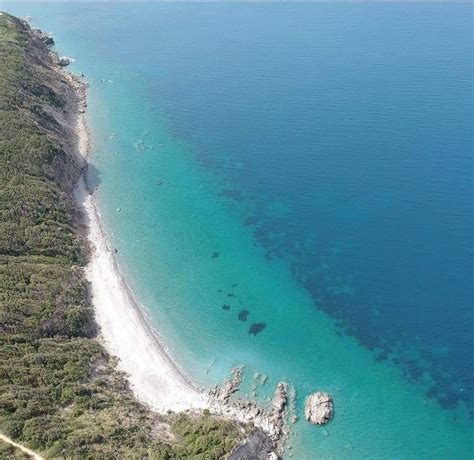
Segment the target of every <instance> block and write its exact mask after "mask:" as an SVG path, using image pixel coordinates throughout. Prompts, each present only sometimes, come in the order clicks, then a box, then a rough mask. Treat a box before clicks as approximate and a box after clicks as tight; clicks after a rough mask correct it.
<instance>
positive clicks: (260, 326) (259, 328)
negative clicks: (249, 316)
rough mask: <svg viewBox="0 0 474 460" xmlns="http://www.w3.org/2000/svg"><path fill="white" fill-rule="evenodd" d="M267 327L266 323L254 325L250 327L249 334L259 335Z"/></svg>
mask: <svg viewBox="0 0 474 460" xmlns="http://www.w3.org/2000/svg"><path fill="white" fill-rule="evenodd" d="M266 327H267V325H266V323H253V324H252V325H251V326H250V329H249V334H253V335H257V334H259V333H260V332H262V331H263V330H264V329H265V328H266Z"/></svg>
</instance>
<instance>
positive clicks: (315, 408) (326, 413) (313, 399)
mask: <svg viewBox="0 0 474 460" xmlns="http://www.w3.org/2000/svg"><path fill="white" fill-rule="evenodd" d="M332 414H333V404H332V399H331V396H329V395H328V394H327V393H323V392H321V391H318V392H316V393H313V394H312V395H310V396H309V397H308V399H307V400H306V405H305V409H304V416H305V418H306V420H308V421H309V422H311V423H313V424H314V425H324V424H326V423H327V422H329V420H331V417H332Z"/></svg>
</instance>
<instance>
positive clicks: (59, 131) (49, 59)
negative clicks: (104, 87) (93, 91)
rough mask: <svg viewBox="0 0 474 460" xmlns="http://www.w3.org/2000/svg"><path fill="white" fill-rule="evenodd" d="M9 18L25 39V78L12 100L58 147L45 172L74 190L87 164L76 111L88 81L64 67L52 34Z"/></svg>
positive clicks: (55, 146)
mask: <svg viewBox="0 0 474 460" xmlns="http://www.w3.org/2000/svg"><path fill="white" fill-rule="evenodd" d="M6 20H7V21H8V22H9V23H10V24H11V26H12V27H14V28H15V29H16V30H17V31H18V32H19V33H20V34H21V36H22V39H23V59H24V65H23V66H22V72H21V73H22V74H23V75H20V78H21V79H22V81H21V84H20V85H19V88H18V93H17V95H16V98H15V100H14V101H12V102H14V104H15V105H16V107H17V108H18V109H19V110H21V111H22V113H23V115H24V116H25V117H27V118H29V119H30V120H32V121H33V122H34V123H35V125H36V126H37V127H38V128H39V129H40V130H41V131H42V132H43V133H44V134H45V135H47V136H48V138H49V140H50V141H51V143H52V144H53V146H54V148H55V151H54V153H53V154H54V160H53V161H52V162H51V163H50V164H47V163H46V164H44V169H45V173H46V174H47V175H48V177H50V178H52V179H54V180H55V181H57V182H58V183H59V184H60V186H61V188H62V189H64V190H65V191H71V190H72V188H73V187H74V185H75V184H76V182H77V180H78V179H79V177H80V175H81V174H82V171H83V168H84V167H85V166H86V162H85V160H84V159H83V158H82V157H81V156H80V155H78V154H77V142H78V137H77V134H76V129H75V125H76V115H77V113H78V111H80V110H81V106H82V105H83V104H84V101H85V91H86V84H85V83H83V82H81V81H80V80H79V79H77V78H75V77H73V76H72V75H68V74H66V73H65V72H64V71H63V70H62V66H61V65H60V59H59V57H58V55H57V54H56V53H55V52H54V51H52V50H51V47H52V46H53V44H54V41H53V40H52V38H50V37H48V36H47V35H45V34H44V33H43V32H41V31H40V30H38V29H32V28H31V27H30V26H29V24H28V23H27V22H26V21H25V20H22V19H19V18H15V17H12V16H8V17H7V19H6ZM22 77H23V78H22Z"/></svg>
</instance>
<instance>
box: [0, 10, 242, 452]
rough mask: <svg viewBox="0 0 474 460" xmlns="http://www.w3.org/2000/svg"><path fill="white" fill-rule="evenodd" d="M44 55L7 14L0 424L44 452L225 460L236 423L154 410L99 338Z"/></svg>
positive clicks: (2, 47)
mask: <svg viewBox="0 0 474 460" xmlns="http://www.w3.org/2000/svg"><path fill="white" fill-rule="evenodd" d="M36 51H37V50H36ZM36 51H35V46H34V45H33V44H32V38H31V33H30V31H29V30H28V28H26V27H25V26H24V25H23V24H22V23H20V22H19V21H17V20H16V19H14V18H13V17H11V16H9V15H7V14H5V13H4V14H3V15H1V16H0V324H1V326H0V347H1V355H0V431H2V432H3V433H5V434H6V435H8V436H10V437H11V438H13V439H15V440H17V441H18V442H21V443H23V444H24V445H26V446H28V447H30V448H32V449H35V450H37V451H39V452H41V453H42V454H44V455H45V456H47V457H58V456H68V457H70V456H80V457H81V458H83V457H101V458H104V457H128V458H129V457H132V456H133V457H135V458H136V457H142V458H143V457H153V458H186V457H193V458H219V457H221V456H222V455H224V454H225V453H226V452H229V451H230V450H231V449H232V448H233V446H234V445H235V443H236V442H237V441H239V440H240V439H241V438H242V436H243V434H242V430H241V428H240V427H238V426H236V425H235V424H232V423H230V422H224V421H221V420H217V419H214V418H212V417H211V416H209V414H203V415H202V416H200V417H197V418H196V417H194V418H193V419H191V418H190V417H189V416H186V415H180V416H170V417H167V418H166V419H165V418H163V417H159V416H157V415H156V414H153V413H151V412H150V411H148V410H147V409H146V408H145V407H143V406H142V405H140V404H139V403H138V402H137V401H136V400H135V399H134V398H133V396H132V395H131V393H130V391H129V389H128V387H127V383H126V379H125V378H124V376H123V375H122V374H120V373H119V372H118V371H117V370H116V369H115V366H114V360H113V358H111V357H110V356H109V355H108V354H107V353H106V351H105V350H104V348H103V347H102V346H101V345H100V344H99V342H97V341H96V340H95V339H94V337H95V335H96V326H95V323H94V319H93V311H92V308H91V305H90V303H89V300H88V295H87V289H88V287H87V284H86V282H85V280H84V276H83V270H82V265H83V263H84V258H85V257H84V254H85V250H84V243H83V241H82V240H81V238H80V237H79V236H78V234H77V232H76V229H75V224H74V216H77V211H76V209H75V206H74V203H73V201H72V200H71V198H70V195H69V192H68V190H67V187H66V185H65V184H66V181H64V177H65V175H68V176H69V177H70V178H72V179H74V178H77V176H78V175H79V174H80V171H79V170H78V168H77V167H75V166H73V165H71V164H69V163H70V161H69V159H68V158H67V154H66V153H65V151H64V149H63V148H62V142H61V139H60V135H58V131H56V132H55V131H54V130H53V129H49V128H45V126H46V125H45V123H43V122H44V121H45V119H47V121H48V123H47V126H48V127H51V126H52V127H54V126H55V123H56V121H55V119H54V117H51V113H54V111H55V110H56V111H59V110H67V109H68V104H67V100H66V98H65V97H64V96H63V95H62V94H59V93H58V92H57V90H56V88H57V86H56V85H53V84H52V82H51V81H49V78H50V77H51V74H50V71H48V69H47V67H48V66H44V62H43V63H42V62H38V60H37V56H36V57H35V56H33V57H32V56H30V54H31V55H34V54H35V53H36ZM36 54H37V53H36ZM43 61H44V59H43ZM32 63H34V64H32ZM45 108H46V109H49V108H52V109H53V111H52V112H51V111H48V110H47V111H46V112H47V113H48V114H49V115H48V114H47V113H46V112H45V110H44V109H45ZM59 131H60V130H59ZM65 169H67V174H66V173H65ZM163 427H165V429H164V431H165V432H166V431H169V432H170V433H172V434H171V435H168V441H167V442H165V441H164V437H163V435H162V434H160V433H163ZM168 427H169V428H168ZM173 438H174V440H173ZM4 451H5V450H4V449H3V452H4ZM2 456H3V453H2Z"/></svg>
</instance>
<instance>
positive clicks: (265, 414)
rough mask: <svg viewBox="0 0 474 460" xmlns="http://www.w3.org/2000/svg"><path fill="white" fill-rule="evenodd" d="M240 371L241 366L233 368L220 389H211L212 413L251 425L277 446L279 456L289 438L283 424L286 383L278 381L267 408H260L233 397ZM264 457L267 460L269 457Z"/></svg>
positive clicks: (284, 421)
mask: <svg viewBox="0 0 474 460" xmlns="http://www.w3.org/2000/svg"><path fill="white" fill-rule="evenodd" d="M242 371H243V368H242V367H238V368H234V369H232V378H231V379H226V380H225V381H224V385H223V386H215V387H214V388H212V389H211V391H210V392H209V395H208V396H209V406H210V409H211V412H214V413H216V414H219V415H222V416H224V417H229V418H231V419H234V420H239V421H241V422H252V423H253V424H254V426H256V427H257V428H260V429H261V430H263V431H264V432H265V433H266V434H267V435H268V437H269V438H270V439H271V441H272V442H273V444H274V446H276V450H277V452H279V453H281V451H282V444H283V441H284V440H285V439H286V438H287V437H288V435H289V430H288V427H287V423H286V418H287V407H288V385H287V384H286V383H285V382H279V383H278V385H277V386H276V389H275V395H274V397H273V399H272V401H271V403H270V405H269V407H261V406H260V405H259V404H257V403H256V402H254V401H251V400H249V399H246V398H238V397H235V396H232V395H233V394H234V393H235V392H237V391H238V389H239V386H240V383H241V381H242ZM231 396H232V398H231ZM248 458H252V457H248ZM258 458H261V457H258ZM263 458H268V456H267V457H263Z"/></svg>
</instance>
